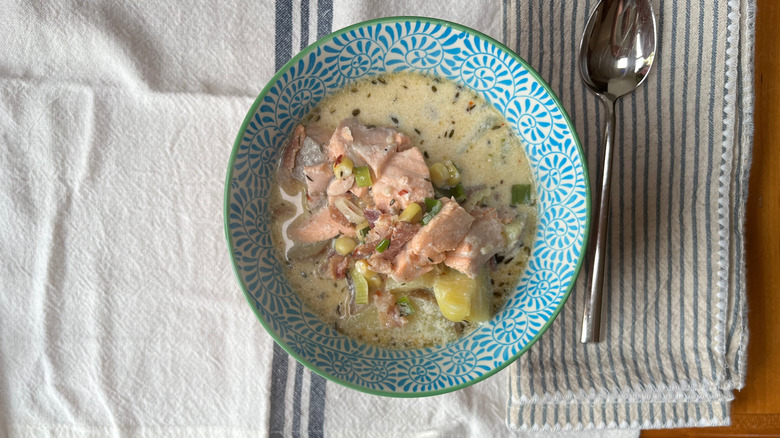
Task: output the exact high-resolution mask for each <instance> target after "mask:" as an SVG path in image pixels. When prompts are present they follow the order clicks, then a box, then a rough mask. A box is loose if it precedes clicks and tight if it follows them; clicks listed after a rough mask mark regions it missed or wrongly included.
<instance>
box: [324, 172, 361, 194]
mask: <svg viewBox="0 0 780 438" xmlns="http://www.w3.org/2000/svg"><path fill="white" fill-rule="evenodd" d="M354 184H355V176H354V175H350V176H348V177H346V178H342V179H338V178H335V179H334V180H333V181H332V182H331V183H330V185H328V196H340V195H343V194H344V193H347V192H348V191H349V189H351V188H352V186H353V185H354Z"/></svg>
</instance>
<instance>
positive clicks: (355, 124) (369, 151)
mask: <svg viewBox="0 0 780 438" xmlns="http://www.w3.org/2000/svg"><path fill="white" fill-rule="evenodd" d="M409 148H411V142H410V140H409V137H407V136H406V135H404V134H402V133H400V132H398V131H395V130H393V129H390V128H383V127H370V128H369V127H367V126H365V125H363V124H362V123H360V122H359V121H358V120H357V119H346V120H344V121H342V122H341V123H340V124H339V126H338V128H336V131H335V132H334V133H333V136H332V137H331V138H330V141H329V142H328V156H329V158H330V160H331V161H335V160H336V159H337V158H338V157H339V156H340V155H344V156H347V157H349V158H350V159H351V160H352V161H353V162H354V163H355V165H356V166H364V165H368V166H369V167H370V168H371V171H372V172H373V174H374V175H376V177H377V178H379V177H381V176H382V173H383V172H384V167H385V165H386V164H387V162H388V160H389V159H390V158H391V157H392V156H393V155H394V154H395V153H397V152H402V151H405V150H407V149H409Z"/></svg>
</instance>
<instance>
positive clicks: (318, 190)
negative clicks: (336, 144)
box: [303, 163, 333, 198]
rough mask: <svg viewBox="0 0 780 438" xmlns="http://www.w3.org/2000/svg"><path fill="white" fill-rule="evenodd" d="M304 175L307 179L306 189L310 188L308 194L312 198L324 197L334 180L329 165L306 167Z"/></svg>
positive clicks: (321, 164)
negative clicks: (329, 184) (331, 181)
mask: <svg viewBox="0 0 780 438" xmlns="http://www.w3.org/2000/svg"><path fill="white" fill-rule="evenodd" d="M303 175H304V176H305V178H306V187H307V188H308V194H309V196H311V197H312V198H314V197H317V196H324V195H325V193H326V191H327V189H328V183H330V180H331V178H333V170H332V169H331V167H330V164H328V163H320V164H315V165H314V166H306V167H304V168H303Z"/></svg>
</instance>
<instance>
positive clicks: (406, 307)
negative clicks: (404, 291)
mask: <svg viewBox="0 0 780 438" xmlns="http://www.w3.org/2000/svg"><path fill="white" fill-rule="evenodd" d="M398 309H399V310H400V311H401V312H400V313H401V316H409V315H414V307H413V306H412V303H411V302H410V301H409V297H407V296H406V295H402V296H401V297H400V298H398Z"/></svg>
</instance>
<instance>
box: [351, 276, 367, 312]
mask: <svg viewBox="0 0 780 438" xmlns="http://www.w3.org/2000/svg"><path fill="white" fill-rule="evenodd" d="M350 275H351V276H352V282H353V283H355V304H368V281H366V278H365V277H363V275H362V274H361V273H360V272H358V270H357V269H355V268H353V269H352V272H350Z"/></svg>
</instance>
